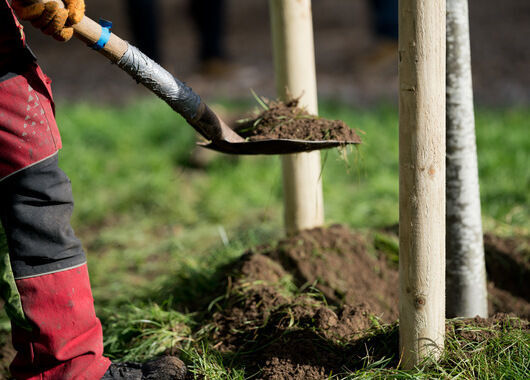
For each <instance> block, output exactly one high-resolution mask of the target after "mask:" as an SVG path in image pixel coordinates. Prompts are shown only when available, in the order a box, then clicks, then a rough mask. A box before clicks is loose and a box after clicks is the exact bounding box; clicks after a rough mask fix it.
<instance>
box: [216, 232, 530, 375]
mask: <svg viewBox="0 0 530 380" xmlns="http://www.w3.org/2000/svg"><path fill="white" fill-rule="evenodd" d="M396 241H397V236H396V235H395V234H393V233H392V232H391V230H387V231H385V232H380V233H377V234H373V233H363V234H361V233H355V232H352V231H351V230H349V229H348V228H346V227H344V226H332V227H330V228H327V229H314V230H310V231H304V232H302V233H300V234H298V235H296V236H293V237H292V238H289V239H285V240H281V241H279V242H278V243H277V244H273V245H268V246H262V247H258V248H255V249H253V250H250V251H248V252H247V253H246V254H245V255H244V256H243V257H242V258H241V259H240V260H239V261H238V262H237V263H236V264H235V265H234V266H233V267H232V268H231V270H230V271H229V273H228V280H227V291H226V295H225V297H224V299H222V300H220V301H219V302H218V303H217V304H215V305H213V307H215V308H216V311H215V312H213V313H212V315H211V320H212V326H213V328H212V333H211V336H210V338H211V340H212V341H214V342H217V344H216V348H217V349H218V350H219V351H221V352H222V353H224V354H225V355H229V356H231V355H237V357H238V359H237V362H238V363H241V365H242V366H244V367H245V368H246V373H249V374H250V373H257V372H258V371H261V372H259V377H258V378H264V379H285V378H289V379H322V378H326V376H328V375H329V374H330V373H333V374H337V373H340V372H343V371H344V369H345V368H348V369H349V370H353V369H357V368H362V367H363V366H365V365H366V364H367V361H368V360H385V361H387V362H388V365H390V366H393V365H394V366H395V365H397V362H396V358H395V355H394V354H395V353H396V352H397V345H398V332H397V324H396V323H394V324H390V325H383V324H382V323H381V322H393V321H395V320H396V319H397V317H398V273H397V266H396V264H395V262H393V261H392V260H389V257H391V258H394V255H395V252H393V250H395V249H396V248H395V244H394V243H395V242H396ZM485 241H486V252H487V256H488V262H491V261H492V260H504V256H502V258H499V254H500V253H499V247H501V246H502V244H501V243H500V241H502V242H503V244H506V241H505V240H503V239H501V240H500V241H493V240H492V238H490V237H489V236H487V237H486V238H485ZM514 244H515V243H514ZM512 248H513V247H512ZM518 257H519V256H518ZM516 273H517V275H518V276H519V275H521V276H524V275H528V271H525V270H520V271H519V272H516ZM500 274H503V278H506V277H515V276H514V272H512V273H508V272H502V271H501V272H500ZM489 275H490V280H491V282H490V291H491V290H492V289H493V290H494V291H493V292H492V301H491V302H490V312H491V313H492V314H493V313H496V312H499V311H504V312H509V313H515V314H517V315H519V316H520V317H523V318H528V317H529V315H528V309H527V308H528V306H529V305H530V299H528V297H525V296H524V295H522V293H521V290H519V292H518V293H517V294H513V293H511V292H510V290H509V289H512V288H511V286H512V285H511V282H510V283H506V282H503V281H501V279H500V278H499V273H496V272H494V271H493V272H491V273H490V274H489ZM505 281H506V280H505ZM512 281H520V279H519V280H517V279H513V280H512ZM497 286H498V287H497ZM501 286H503V287H501ZM501 293H502V294H503V295H504V296H505V299H503V302H500V301H498V300H497V298H496V297H498V294H501ZM521 295H522V296H521ZM509 319H510V318H509V317H508V316H506V315H497V316H495V317H493V318H490V319H475V320H466V321H458V322H455V323H454V324H450V325H448V326H449V327H448V334H452V336H455V335H456V336H458V334H460V335H462V334H470V333H474V334H478V335H477V337H476V339H487V337H486V336H485V335H484V334H486V335H487V334H488V332H481V331H478V332H477V331H475V330H474V329H472V330H470V329H466V328H464V327H465V325H466V324H469V323H471V324H474V325H475V324H476V325H477V326H479V327H480V326H482V327H488V326H497V327H499V326H500V327H499V329H500V330H502V329H504V328H508V327H509V326H510V322H506V323H505V322H503V321H508V320H509ZM522 323H526V322H522ZM506 326H508V327H506ZM525 326H526V327H525V328H527V327H528V324H527V323H526V324H525ZM497 327H496V328H497ZM500 330H499V331H500ZM473 331H474V332H473ZM488 331H489V330H488ZM489 333H491V334H494V333H495V334H496V333H497V332H495V331H493V332H489ZM483 335H484V336H483ZM462 336H463V335H462ZM393 355H394V356H393Z"/></svg>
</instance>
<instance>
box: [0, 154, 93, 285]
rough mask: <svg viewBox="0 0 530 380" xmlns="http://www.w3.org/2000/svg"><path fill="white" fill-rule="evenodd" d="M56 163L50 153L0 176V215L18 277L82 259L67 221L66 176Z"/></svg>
mask: <svg viewBox="0 0 530 380" xmlns="http://www.w3.org/2000/svg"><path fill="white" fill-rule="evenodd" d="M57 163H58V158H57V155H54V156H52V157H50V158H48V159H46V160H44V161H42V162H39V163H37V164H35V165H33V166H30V167H28V168H26V169H24V170H21V171H20V172H18V173H16V174H14V175H12V176H10V177H8V178H7V179H5V180H4V181H2V182H0V195H1V198H0V217H1V219H2V224H3V226H4V230H5V233H6V237H7V244H8V247H9V255H10V258H11V265H12V268H13V274H14V275H15V278H17V279H18V278H25V277H33V276H39V275H43V274H46V273H53V272H58V271H62V270H66V269H70V268H73V267H75V266H78V265H82V264H83V263H85V262H86V257H85V253H84V251H83V249H82V247H81V242H80V241H79V240H78V239H77V238H76V237H75V235H74V231H73V229H72V227H71V225H70V218H71V216H72V211H73V206H74V202H73V197H72V187H71V184H70V180H69V179H68V177H67V176H66V174H65V173H64V172H63V171H62V170H61V169H59V167H58V165H57Z"/></svg>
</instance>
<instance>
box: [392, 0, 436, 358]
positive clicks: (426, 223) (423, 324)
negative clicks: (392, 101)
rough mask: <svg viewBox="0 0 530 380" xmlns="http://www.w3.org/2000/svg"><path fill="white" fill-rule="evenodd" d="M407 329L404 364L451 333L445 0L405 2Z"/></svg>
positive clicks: (402, 221) (402, 220)
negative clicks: (447, 288) (447, 305)
mask: <svg viewBox="0 0 530 380" xmlns="http://www.w3.org/2000/svg"><path fill="white" fill-rule="evenodd" d="M399 240H400V241H399V248H400V257H399V275H400V301H399V314H400V316H399V335H400V354H401V359H402V364H403V367H404V368H412V367H414V366H415V365H417V364H419V363H421V362H422V361H423V360H424V359H426V358H428V357H432V358H433V359H436V358H437V357H438V356H439V354H440V353H441V351H442V349H443V345H444V335H445V299H444V295H445V0H400V2H399Z"/></svg>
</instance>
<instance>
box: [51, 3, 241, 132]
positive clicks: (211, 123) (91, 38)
mask: <svg viewBox="0 0 530 380" xmlns="http://www.w3.org/2000/svg"><path fill="white" fill-rule="evenodd" d="M42 1H43V2H45V3H46V2H49V1H55V2H56V3H58V4H59V6H60V7H62V8H64V3H63V2H62V1H61V0H42ZM73 28H74V32H75V33H74V35H75V36H76V37H77V38H78V39H80V40H82V41H84V42H86V43H87V44H88V45H89V46H94V44H96V42H98V41H99V39H100V37H101V34H102V27H101V25H99V24H98V23H97V22H95V21H94V20H92V19H90V18H89V17H87V16H84V17H83V18H82V19H81V21H80V22H79V23H77V24H75V25H74V26H73ZM98 51H99V52H100V53H101V54H103V55H104V56H105V57H107V58H108V59H109V60H110V61H111V62H113V63H115V64H117V66H119V67H120V68H121V69H122V70H124V71H125V72H127V73H128V74H129V75H130V76H131V77H133V78H134V79H135V80H136V81H137V82H138V83H142V84H143V85H144V86H145V87H147V88H148V89H149V90H151V91H152V92H153V93H154V94H156V95H157V96H158V97H159V98H161V99H162V100H164V101H165V102H166V103H167V104H168V105H169V106H170V107H171V108H172V109H173V110H175V111H177V112H178V113H179V114H180V115H182V116H183V117H184V118H185V119H186V121H187V122H188V124H189V125H191V126H192V127H193V128H195V130H197V132H199V133H200V134H201V135H203V136H204V137H205V138H206V139H208V140H210V141H214V142H215V141H221V140H224V141H231V142H241V141H244V139H243V138H242V137H241V136H239V135H238V134H236V133H235V132H234V131H233V130H232V129H231V128H230V127H228V126H227V125H226V124H225V123H224V122H223V121H222V120H221V118H219V116H217V114H216V113H215V112H213V111H212V109H211V108H210V107H208V105H206V104H205V103H204V102H202V101H201V98H200V97H199V96H198V95H197V94H195V93H194V92H193V91H192V90H191V88H189V87H187V86H186V85H185V84H184V83H182V82H181V81H179V80H178V79H176V78H175V77H173V76H172V75H171V74H170V73H168V72H167V71H166V70H165V69H163V68H162V67H161V66H159V65H158V64H157V63H156V62H154V61H153V60H152V59H150V58H149V57H147V56H146V55H145V54H143V53H142V52H140V51H139V50H138V49H136V48H135V47H134V46H132V45H129V43H128V42H127V41H125V40H122V39H121V38H120V37H118V36H116V35H115V34H114V33H111V34H110V37H109V39H108V41H107V43H106V44H105V46H104V47H103V48H101V49H99V50H98ZM131 62H132V63H134V64H130V63H131Z"/></svg>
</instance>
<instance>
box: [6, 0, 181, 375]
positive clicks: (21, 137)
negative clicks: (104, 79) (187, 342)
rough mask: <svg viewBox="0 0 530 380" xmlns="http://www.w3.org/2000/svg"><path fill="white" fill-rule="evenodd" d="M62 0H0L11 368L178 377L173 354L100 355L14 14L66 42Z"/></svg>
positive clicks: (44, 119) (36, 84)
mask: <svg viewBox="0 0 530 380" xmlns="http://www.w3.org/2000/svg"><path fill="white" fill-rule="evenodd" d="M63 1H64V3H65V7H66V8H64V9H62V8H60V7H59V6H58V5H57V4H56V3H55V2H48V3H46V4H44V3H43V2H41V1H40V0H13V1H12V2H11V4H10V2H8V0H0V219H1V222H2V226H3V232H2V234H5V236H4V237H5V239H6V241H7V250H8V252H9V254H8V255H7V254H5V255H3V257H1V260H0V264H1V265H0V270H1V272H2V273H0V277H1V284H0V291H1V294H2V297H3V298H4V299H5V310H6V313H7V314H8V316H9V318H10V320H11V326H12V342H13V346H14V348H15V349H16V351H17V353H16V356H15V358H14V360H13V362H12V364H11V366H10V371H11V375H12V376H13V377H14V378H15V379H54V380H56V379H91V380H92V379H106V380H109V379H170V378H171V379H175V378H183V376H184V374H183V372H185V367H184V366H183V363H182V362H180V360H179V359H178V358H175V357H162V358H159V359H156V360H154V361H151V362H148V363H145V364H143V365H142V364H135V363H121V364H115V363H111V361H110V360H109V359H108V358H106V357H105V356H104V355H103V335H102V327H101V323H100V321H99V319H98V318H97V317H96V314H95V311H94V302H93V298H92V293H91V288H90V282H89V276H88V271H87V263H86V256H85V253H84V251H83V249H82V247H81V243H80V241H79V240H78V239H77V238H76V236H75V234H74V231H73V229H72V227H71V226H70V217H71V214H72V209H73V199H72V191H71V185H70V181H69V179H68V177H67V176H66V174H65V173H64V172H63V171H61V169H59V166H58V151H59V149H60V148H61V137H60V134H59V130H58V128H57V124H56V121H55V117H54V103H53V98H52V92H51V86H50V82H51V81H50V79H49V78H48V77H47V76H46V75H45V74H44V73H43V72H42V70H41V68H40V67H39V65H38V64H37V63H36V60H35V57H34V55H33V54H32V53H31V51H30V50H29V48H28V46H27V44H26V40H25V34H24V30H23V27H22V26H21V24H20V23H19V20H18V19H17V15H18V17H19V18H20V19H21V20H29V21H30V22H31V23H32V24H33V25H34V26H35V27H37V28H40V29H41V30H42V31H43V32H44V33H45V34H48V35H51V36H53V38H55V39H57V40H59V41H67V40H69V39H70V38H71V37H72V35H73V28H72V25H75V24H76V23H77V22H79V21H80V20H81V19H82V17H83V15H84V10H85V4H84V0H63ZM65 64H68V63H67V61H66V63H65ZM1 230H2V229H1V228H0V231H1ZM0 240H3V239H1V237H0ZM2 248H5V247H2ZM4 253H5V251H4V249H2V252H1V254H4Z"/></svg>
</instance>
